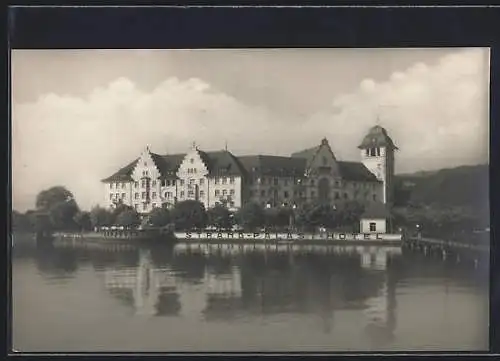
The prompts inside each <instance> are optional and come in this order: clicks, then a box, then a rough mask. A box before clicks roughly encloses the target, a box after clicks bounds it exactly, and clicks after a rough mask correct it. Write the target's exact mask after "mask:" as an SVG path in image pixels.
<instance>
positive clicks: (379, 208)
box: [361, 202, 391, 219]
mask: <svg viewBox="0 0 500 361" xmlns="http://www.w3.org/2000/svg"><path fill="white" fill-rule="evenodd" d="M390 216H391V213H390V212H389V210H388V209H387V207H386V206H385V204H383V203H380V202H375V203H371V204H370V205H368V207H367V208H366V210H365V212H364V213H363V214H362V216H361V218H372V219H381V218H389V217H390Z"/></svg>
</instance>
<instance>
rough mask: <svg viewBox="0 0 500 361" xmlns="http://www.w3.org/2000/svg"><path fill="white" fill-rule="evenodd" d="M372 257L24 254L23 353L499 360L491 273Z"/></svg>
mask: <svg viewBox="0 0 500 361" xmlns="http://www.w3.org/2000/svg"><path fill="white" fill-rule="evenodd" d="M229 251H231V252H229ZM372 251H373V249H372ZM368 252H369V250H368V249H363V250H357V251H348V250H347V251H346V250H343V251H342V250H339V251H335V252H329V253H326V252H325V251H318V250H316V251H311V252H304V253H302V254H301V253H300V252H286V251H276V250H273V251H267V252H264V251H259V250H256V251H253V250H251V249H248V250H236V249H232V250H220V251H218V250H213V251H212V252H211V253H210V254H204V253H203V252H200V251H193V250H191V251H188V250H185V249H181V248H176V249H171V248H168V247H155V248H142V249H129V250H126V249H122V250H95V249H94V250H90V249H81V248H79V249H78V248H73V247H71V248H70V247H64V248H59V247H55V248H50V249H36V248H34V247H27V246H26V247H21V246H16V247H15V248H14V252H13V262H12V294H13V296H12V297H13V326H12V329H13V347H14V349H16V350H19V351H24V352H30V351H32V352H34V351H54V352H55V351H63V352H64V351H67V352H70V351H160V352H162V351H163V352H170V351H370V350H422V351H423V350H431V351H432V350H450V351H451V350H486V349H487V347H488V314H489V311H488V302H489V301H488V275H487V271H485V269H486V268H481V267H479V268H478V269H475V268H474V267H471V266H468V265H467V266H466V265H464V264H463V263H462V264H457V263H456V262H454V261H450V260H448V261H446V262H444V261H442V260H439V259H430V258H426V257H424V256H419V255H414V254H406V253H403V254H402V255H399V256H398V255H391V254H390V252H389V251H387V250H384V249H379V250H378V255H373V256H370V255H369V253H368Z"/></svg>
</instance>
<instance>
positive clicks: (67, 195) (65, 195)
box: [36, 186, 73, 211]
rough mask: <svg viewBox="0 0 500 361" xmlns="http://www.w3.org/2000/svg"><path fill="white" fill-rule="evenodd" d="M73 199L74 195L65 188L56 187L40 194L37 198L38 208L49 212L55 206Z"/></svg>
mask: <svg viewBox="0 0 500 361" xmlns="http://www.w3.org/2000/svg"><path fill="white" fill-rule="evenodd" d="M71 199H73V193H71V192H70V191H69V190H67V189H66V188H65V187H63V186H55V187H52V188H49V189H46V190H43V191H41V192H40V193H38V195H37V197H36V208H37V209H38V210H44V211H48V210H50V209H51V208H52V207H53V206H54V205H56V204H59V203H63V202H66V201H69V200H71Z"/></svg>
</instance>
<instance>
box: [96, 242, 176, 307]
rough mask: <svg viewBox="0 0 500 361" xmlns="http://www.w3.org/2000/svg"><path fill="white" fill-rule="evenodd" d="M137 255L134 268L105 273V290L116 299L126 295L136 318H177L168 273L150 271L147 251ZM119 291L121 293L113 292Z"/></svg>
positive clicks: (149, 255)
mask: <svg viewBox="0 0 500 361" xmlns="http://www.w3.org/2000/svg"><path fill="white" fill-rule="evenodd" d="M139 252H140V253H139V262H138V265H137V266H136V267H127V268H122V269H110V270H106V272H105V277H106V278H105V283H106V288H107V289H108V290H109V291H110V292H112V293H114V294H116V295H126V299H127V300H128V303H129V304H131V305H133V307H134V309H135V311H136V313H137V314H143V315H169V314H177V313H178V311H179V309H180V303H179V296H178V294H177V290H176V285H175V281H174V278H173V277H172V276H171V273H170V269H168V268H155V267H153V264H152V261H151V252H150V251H149V250H140V251H139ZM120 290H122V291H125V292H117V291H120ZM122 298H123V297H122Z"/></svg>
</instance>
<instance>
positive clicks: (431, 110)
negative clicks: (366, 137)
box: [313, 49, 489, 172]
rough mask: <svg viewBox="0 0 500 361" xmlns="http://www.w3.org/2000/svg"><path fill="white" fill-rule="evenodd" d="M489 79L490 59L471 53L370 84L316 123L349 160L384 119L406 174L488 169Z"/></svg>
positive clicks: (319, 116)
mask: <svg viewBox="0 0 500 361" xmlns="http://www.w3.org/2000/svg"><path fill="white" fill-rule="evenodd" d="M488 79H489V58H488V57H487V53H486V54H485V50H484V49H470V50H469V49H468V50H466V51H461V52H458V53H455V54H452V55H448V56H445V57H443V58H442V59H441V61H440V62H439V63H438V64H437V65H434V66H429V65H425V64H422V63H418V64H416V65H414V66H412V67H410V68H409V69H407V71H404V72H402V71H397V72H394V73H393V74H392V76H391V77H390V79H389V80H388V81H386V82H380V83H375V82H373V81H372V80H368V79H365V80H363V81H362V82H361V84H360V90H359V91H358V92H356V93H352V94H346V95H344V96H342V97H338V98H337V99H335V100H334V103H333V105H332V111H331V112H328V111H324V112H321V113H318V114H315V115H314V116H313V119H314V123H315V124H318V125H320V124H322V125H323V127H324V125H325V124H328V123H329V124H331V127H330V131H329V134H328V135H329V138H330V139H332V140H333V141H335V142H336V144H333V146H334V147H335V151H336V152H337V153H339V154H340V155H341V157H342V156H343V157H344V158H346V157H347V158H352V159H356V157H357V156H358V151H357V149H354V147H353V146H354V145H357V142H359V137H360V130H362V129H366V128H367V127H370V126H372V125H373V123H374V120H375V119H376V117H377V114H378V115H379V116H380V124H381V125H382V126H384V127H385V128H386V129H387V130H388V131H389V133H390V135H391V136H392V138H393V139H394V141H395V142H396V144H397V145H398V146H399V148H400V151H399V152H398V154H397V170H399V171H401V172H409V171H415V170H419V169H437V168H444V167H453V166H458V165H463V164H477V163H485V162H487V160H488V144H489V138H488V137H489V135H488V134H489V133H488V131H489V130H488V128H489V121H488V103H489V99H488V98H489V95H488V88H489V80H488ZM333 109H334V111H333ZM339 134H342V135H343V137H340V136H339Z"/></svg>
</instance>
